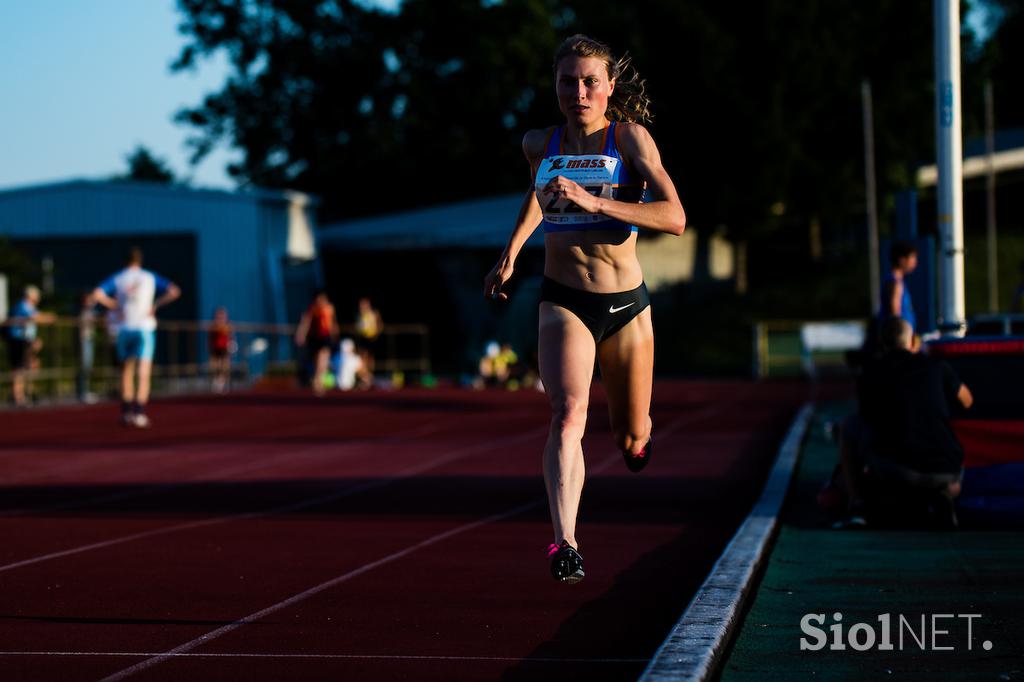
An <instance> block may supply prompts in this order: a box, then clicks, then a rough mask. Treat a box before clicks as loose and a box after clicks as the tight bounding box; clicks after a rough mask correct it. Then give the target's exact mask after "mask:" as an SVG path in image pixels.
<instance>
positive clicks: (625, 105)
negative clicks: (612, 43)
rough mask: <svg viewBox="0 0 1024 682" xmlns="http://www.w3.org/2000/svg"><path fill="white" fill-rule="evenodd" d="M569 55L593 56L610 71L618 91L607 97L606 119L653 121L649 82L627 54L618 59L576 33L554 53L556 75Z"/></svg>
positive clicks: (611, 78)
mask: <svg viewBox="0 0 1024 682" xmlns="http://www.w3.org/2000/svg"><path fill="white" fill-rule="evenodd" d="M569 56H575V57H584V58H586V57H594V58H596V59H600V60H601V61H603V62H604V65H605V67H606V68H607V69H608V79H609V80H614V81H615V90H613V91H612V94H611V96H610V97H609V98H608V111H607V112H606V113H605V116H607V117H608V118H610V119H612V120H613V121H623V122H627V123H649V122H650V121H651V118H652V116H651V99H650V98H649V97H648V96H647V94H646V92H644V86H645V84H646V83H647V81H645V80H644V79H643V78H640V74H639V73H637V71H636V69H635V68H633V65H632V64H631V61H632V60H631V59H630V57H629V55H628V54H626V55H623V56H622V58H621V59H616V58H615V55H614V54H612V49H611V48H610V47H608V46H607V45H605V44H604V43H602V42H599V41H597V40H594V39H593V38H588V37H587V36H585V35H583V34H582V33H577V34H576V35H574V36H569V37H568V38H566V39H565V41H564V42H563V43H562V45H561V46H560V47H559V48H558V50H556V51H555V63H554V70H555V73H557V72H558V63H559V62H560V61H562V60H563V59H565V58H566V57H569Z"/></svg>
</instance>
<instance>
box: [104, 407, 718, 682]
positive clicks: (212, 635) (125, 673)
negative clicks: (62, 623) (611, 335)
mask: <svg viewBox="0 0 1024 682" xmlns="http://www.w3.org/2000/svg"><path fill="white" fill-rule="evenodd" d="M721 410H722V408H721V407H718V406H711V407H708V408H705V409H703V410H699V411H697V412H694V413H691V414H687V415H683V416H681V417H677V418H676V419H674V420H672V421H671V422H670V423H669V425H668V426H667V427H665V428H664V429H662V430H660V431H659V433H660V434H661V437H668V436H669V435H670V434H672V433H673V432H674V431H675V430H676V429H677V428H679V427H680V426H682V425H683V424H686V423H689V422H693V421H696V420H699V419H703V418H705V417H707V416H711V415H713V414H716V413H718V412H720V411H721ZM546 431H547V428H545V432H546ZM620 457H622V453H620V452H618V451H615V452H614V454H612V455H611V456H609V457H606V458H605V459H604V461H602V462H601V463H600V464H598V465H597V466H596V467H594V468H593V469H592V472H593V473H597V472H600V471H603V470H605V469H607V468H608V467H609V466H611V465H612V463H614V462H616V461H617V460H618V459H619V458H620ZM546 503H547V498H538V499H535V500H533V501H532V502H527V503H526V504H523V505H520V506H518V507H515V508H514V509H510V510H508V511H505V512H501V513H499V514H495V515H493V516H489V517H487V518H485V519H480V520H478V521H474V522H472V523H467V524H464V525H462V526H459V527H457V528H453V529H451V530H448V531H445V532H443V533H438V534H437V535H433V536H431V537H429V538H427V539H426V540H422V541H420V542H418V543H416V544H414V545H411V546H409V547H407V548H405V549H403V550H400V551H398V552H395V553H393V554H389V555H388V556H386V557H384V558H382V559H378V560H377V561H373V562H370V563H368V564H364V565H362V566H360V567H359V568H356V569H354V570H352V571H349V572H348V573H345V574H343V575H340V576H338V577H336V578H332V579H331V580H328V581H326V582H323V583H320V584H319V585H316V586H314V587H311V588H309V589H308V590H305V591H304V592H300V593H298V594H295V595H293V596H291V597H289V598H287V599H285V600H283V601H279V602H277V603H276V604H272V605H270V606H268V607H266V608H264V609H262V610H260V611H257V612H255V613H252V614H249V615H248V616H246V617H244V618H241V619H239V620H236V621H234V622H232V623H229V624H228V625H225V626H223V627H220V628H217V629H216V630H213V631H211V632H208V633H206V634H205V635H200V636H199V637H196V638H195V639H193V640H191V641H189V642H185V643H184V644H182V645H180V646H177V647H175V648H174V649H171V650H170V651H167V652H165V653H162V654H157V655H155V656H153V657H151V658H148V659H146V660H145V661H141V662H139V663H136V664H135V665H133V666H131V667H129V668H125V669H124V670H121V671H119V672H117V673H114V674H113V675H110V676H108V677H105V678H103V679H102V680H101V681H100V682H116V681H117V680H123V679H125V678H127V677H130V676H132V675H135V674H136V673H140V672H142V671H144V670H147V669H149V668H152V667H153V666H155V665H159V664H160V663H162V662H163V661H166V660H168V659H169V658H173V657H174V656H176V655H180V654H184V653H188V652H190V651H191V650H192V649H195V648H196V647H198V646H201V645H203V644H207V643H209V642H212V641H213V640H214V639H217V638H218V637H222V636H223V635H226V634H228V633H230V632H233V631H234V630H237V629H238V628H240V627H242V626H243V625H248V624H250V623H253V622H255V621H258V620H260V619H262V618H265V617H266V616H269V615H271V614H273V613H275V612H277V611H280V610H281V609H283V608H287V607H289V606H293V605H294V604H297V603H299V602H301V601H305V600H306V599H308V598H309V597H312V596H314V595H316V594H318V593H320V592H323V591H324V590H327V589H330V588H331V587H334V586H335V585H338V584H340V583H343V582H345V581H347V580H351V579H352V578H355V577H357V576H359V575H362V574H363V573H367V572H369V571H372V570H373V569H375V568H378V567H380V566H383V565H385V564H388V563H391V562H392V561H396V560H398V559H401V558H403V557H405V556H408V555H409V554H412V553H413V552H415V551H417V550H419V549H422V548H424V547H429V546H430V545H434V544H437V543H438V542H441V541H443V540H447V539H449V538H451V537H454V536H456V535H460V534H462V533H465V532H467V531H470V530H474V529H476V528H479V527H481V526H485V525H487V524H489V523H494V522H496V521H502V520H504V519H507V518H510V517H513V516H517V515H518V514H521V513H523V512H525V511H527V510H529V509H532V508H534V507H540V506H542V505H544V504H546ZM515 660H521V659H515Z"/></svg>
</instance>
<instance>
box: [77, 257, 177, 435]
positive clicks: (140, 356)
mask: <svg viewBox="0 0 1024 682" xmlns="http://www.w3.org/2000/svg"><path fill="white" fill-rule="evenodd" d="M142 257H143V256H142V249H139V248H137V247H135V248H132V249H131V250H130V251H129V253H128V261H127V265H126V267H125V268H124V269H123V270H121V271H120V272H117V273H115V274H113V275H111V276H110V277H108V278H107V279H105V280H104V281H103V282H102V283H100V285H99V286H98V287H96V288H95V289H93V292H92V298H93V300H95V301H96V302H97V303H99V304H100V305H102V306H103V307H104V308H107V309H108V310H112V311H116V312H117V317H116V319H117V358H118V361H119V362H120V363H121V423H122V424H124V425H125V426H135V427H137V428H147V427H148V426H149V424H150V422H149V417H148V416H147V415H146V405H147V403H148V402H149V391H150V376H151V374H152V370H153V353H154V351H155V349H156V311H157V309H158V308H161V307H163V306H165V305H167V304H168V303H171V302H172V301H175V300H177V299H178V297H180V296H181V289H179V288H178V286H177V285H176V284H174V283H173V282H171V281H170V280H167V279H165V278H163V277H161V276H160V275H158V274H156V273H153V272H150V271H149V270H144V269H143V268H142ZM136 373H137V374H138V379H137V381H136Z"/></svg>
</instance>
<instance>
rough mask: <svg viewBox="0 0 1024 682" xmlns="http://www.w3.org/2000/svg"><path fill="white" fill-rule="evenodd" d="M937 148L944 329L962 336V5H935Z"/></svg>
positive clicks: (949, 1)
mask: <svg viewBox="0 0 1024 682" xmlns="http://www.w3.org/2000/svg"><path fill="white" fill-rule="evenodd" d="M935 142H936V145H935V146H936V150H937V151H938V170H939V179H938V184H937V189H938V218H939V248H940V250H941V252H940V260H939V262H940V266H939V274H940V276H939V329H940V330H941V331H942V332H943V333H946V334H962V333H963V332H964V331H965V330H966V327H967V321H966V314H965V306H964V207H963V143H962V139H961V116H960V3H959V0H935Z"/></svg>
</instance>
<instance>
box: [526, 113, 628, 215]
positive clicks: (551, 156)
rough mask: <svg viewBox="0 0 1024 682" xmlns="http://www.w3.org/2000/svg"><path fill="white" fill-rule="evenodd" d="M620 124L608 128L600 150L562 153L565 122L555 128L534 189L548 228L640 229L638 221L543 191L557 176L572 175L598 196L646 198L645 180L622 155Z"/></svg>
mask: <svg viewBox="0 0 1024 682" xmlns="http://www.w3.org/2000/svg"><path fill="white" fill-rule="evenodd" d="M617 127H618V124H617V123H615V122H614V121H612V122H611V124H610V125H609V126H608V127H607V128H605V129H604V144H603V145H602V148H601V153H600V154H564V153H562V135H563V133H564V129H563V127H562V126H558V127H557V128H555V129H554V130H553V131H552V133H551V136H550V137H548V143H547V147H546V149H545V151H544V159H543V160H542V161H541V162H540V167H539V168H538V169H537V177H536V179H535V180H534V191H536V192H537V201H538V202H540V207H541V210H542V211H543V212H544V221H543V222H544V232H570V231H579V230H630V231H632V232H636V231H637V228H636V225H629V224H627V223H624V222H622V221H621V220H616V219H615V218H609V217H608V216H606V215H601V214H599V213H587V212H585V211H584V210H583V209H582V208H580V207H579V206H577V205H576V204H574V203H573V202H571V201H569V200H568V199H566V198H564V197H554V196H553V195H548V194H544V193H543V191H542V190H543V189H544V187H545V186H546V185H547V184H548V183H549V182H551V180H552V179H553V178H555V177H556V176H559V175H561V176H563V177H566V178H569V179H570V180H572V181H573V182H576V183H578V184H580V185H582V186H583V189H585V190H586V191H588V192H590V193H591V194H593V195H594V196H598V197H603V198H605V199H615V200H618V201H628V202H631V203H632V202H636V203H640V201H641V200H642V199H643V193H644V182H643V180H642V179H641V178H639V177H638V176H637V175H636V174H635V173H632V172H630V169H629V168H628V167H627V166H626V164H625V163H624V162H623V160H622V156H620V155H619V148H618V144H617V131H616V129H617Z"/></svg>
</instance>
